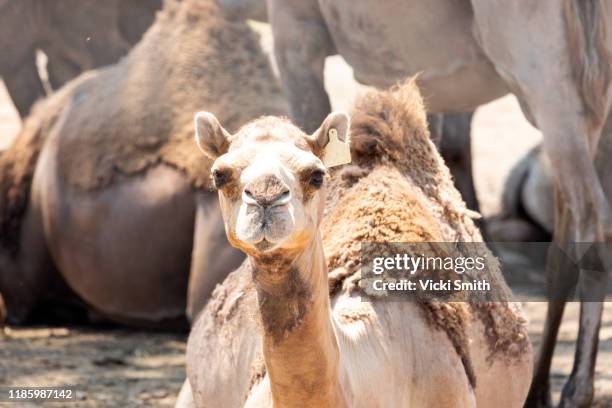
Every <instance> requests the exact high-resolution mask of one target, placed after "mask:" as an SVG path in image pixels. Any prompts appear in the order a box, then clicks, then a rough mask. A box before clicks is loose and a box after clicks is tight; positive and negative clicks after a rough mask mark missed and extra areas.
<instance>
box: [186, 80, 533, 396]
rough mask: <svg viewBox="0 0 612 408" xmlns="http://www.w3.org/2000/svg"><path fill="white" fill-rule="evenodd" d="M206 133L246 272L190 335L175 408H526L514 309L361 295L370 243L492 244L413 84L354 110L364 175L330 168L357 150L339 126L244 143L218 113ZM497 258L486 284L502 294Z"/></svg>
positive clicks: (269, 132) (524, 360)
mask: <svg viewBox="0 0 612 408" xmlns="http://www.w3.org/2000/svg"><path fill="white" fill-rule="evenodd" d="M195 122H196V129H197V136H196V137H197V141H198V144H199V146H200V148H201V149H202V150H203V151H204V153H205V154H206V155H207V156H209V157H210V158H213V159H215V162H214V164H213V167H212V174H213V179H214V182H215V184H216V186H217V188H218V189H219V201H220V204H221V209H222V214H223V219H224V222H225V228H226V233H227V236H228V238H229V240H230V242H231V244H232V245H234V246H235V247H237V248H239V249H240V250H242V251H243V252H244V253H246V254H247V256H248V259H247V260H246V261H245V262H244V263H243V265H242V266H241V267H240V268H239V269H237V270H236V271H234V272H233V273H232V274H230V276H229V277H228V278H227V279H226V280H225V282H224V283H223V284H222V285H219V286H218V287H217V289H216V290H215V292H214V294H213V297H212V299H211V301H210V302H209V303H208V305H207V306H206V308H205V309H204V311H203V312H202V314H201V315H200V318H199V319H198V321H197V323H196V325H195V326H194V329H193V331H192V334H191V336H190V338H189V343H188V349H187V374H188V380H187V381H186V383H185V385H184V387H183V390H182V391H181V395H180V396H179V401H178V402H177V407H188V406H198V407H217V406H223V407H238V406H247V407H260V406H275V407H289V406H300V407H342V406H350V407H355V406H365V407H375V406H379V407H391V406H418V407H445V406H453V407H474V406H480V407H517V408H518V407H521V406H522V405H523V402H524V400H525V397H526V395H527V391H528V388H529V380H530V375H531V365H532V351H531V347H530V345H529V342H528V339H527V336H526V330H525V324H524V319H523V318H522V317H521V314H520V311H519V310H518V306H517V305H515V304H513V303H509V302H483V303H461V302H454V303H453V302H448V303H441V302H433V301H428V300H420V301H415V302H408V301H405V302H385V301H382V300H380V299H377V297H376V296H371V297H370V298H369V299H368V300H369V301H365V300H366V299H367V296H368V295H367V294H366V293H365V292H364V291H363V289H362V288H361V287H360V280H361V273H360V264H359V263H360V247H361V243H362V242H441V241H448V242H457V241H460V242H461V241H464V242H470V241H479V240H480V239H481V236H480V233H479V232H478V230H477V229H476V228H474V224H473V222H472V220H471V218H470V212H469V211H467V210H466V208H465V205H464V204H463V202H462V201H461V199H460V197H459V193H458V192H457V190H456V189H455V188H454V187H453V185H452V181H451V178H450V176H449V172H448V169H447V168H446V167H445V166H444V164H443V161H442V160H441V158H440V156H439V154H438V153H437V152H436V149H435V147H434V145H433V144H432V143H431V141H430V140H429V135H428V133H427V128H426V120H425V112H424V110H423V105H422V100H421V97H420V95H419V93H418V90H417V89H416V86H415V85H414V82H412V81H410V82H407V83H406V84H405V85H403V86H401V87H398V88H396V89H393V90H391V91H388V92H374V93H371V94H369V95H368V96H366V97H364V98H363V99H362V100H361V101H360V102H359V103H358V106H357V108H356V111H355V113H354V116H353V124H352V130H351V137H350V146H351V154H352V162H353V164H352V165H350V166H344V167H341V168H339V169H333V170H327V169H326V167H325V165H324V163H328V162H327V161H326V160H327V159H326V160H324V159H323V158H324V157H327V156H325V155H326V154H327V153H328V151H327V149H328V143H332V142H333V141H334V140H332V142H330V140H331V139H335V137H336V135H337V136H338V138H339V139H340V140H347V139H348V138H349V137H348V128H349V120H348V116H347V115H346V114H344V113H332V114H330V115H329V116H328V117H327V118H326V119H325V121H324V122H323V123H322V124H321V126H320V127H319V129H318V130H317V131H315V132H314V133H313V134H312V135H307V134H304V133H303V132H302V131H301V130H300V129H298V128H297V127H296V126H294V125H293V124H291V123H290V122H289V121H287V120H285V119H279V118H276V117H264V118H261V119H258V120H255V121H253V122H251V123H249V124H247V125H245V126H244V127H242V128H241V129H240V130H239V131H238V132H237V133H236V134H234V135H230V134H229V133H228V132H226V131H225V130H224V129H223V127H222V126H221V125H220V124H219V122H218V121H217V120H216V119H215V117H214V116H213V115H211V114H209V113H199V114H198V115H197V116H196V120H195ZM336 144H337V141H336ZM328 173H331V174H328ZM474 247H475V246H474ZM479 250H480V251H481V252H487V253H488V251H487V250H486V249H485V248H484V246H483V247H481V248H480V249H479ZM464 251H467V250H464ZM464 255H465V254H464ZM468 255H470V254H468ZM471 255H473V254H471ZM488 259H489V261H488V264H487V268H486V270H485V271H484V272H483V274H484V275H482V276H481V277H486V278H488V280H489V281H490V282H491V284H492V285H493V286H494V287H495V288H496V289H497V291H498V292H500V293H504V294H505V295H506V296H507V295H508V293H509V292H508V288H507V287H506V285H505V283H504V281H503V278H502V277H501V274H500V271H499V265H498V263H497V261H496V260H495V259H494V258H493V257H489V258H488Z"/></svg>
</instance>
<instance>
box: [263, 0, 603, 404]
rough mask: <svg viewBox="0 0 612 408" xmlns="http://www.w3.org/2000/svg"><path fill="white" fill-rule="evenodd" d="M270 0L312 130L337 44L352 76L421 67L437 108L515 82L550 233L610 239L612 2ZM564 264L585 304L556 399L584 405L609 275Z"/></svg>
mask: <svg viewBox="0 0 612 408" xmlns="http://www.w3.org/2000/svg"><path fill="white" fill-rule="evenodd" d="M268 4H269V6H270V8H269V17H270V21H271V23H272V28H273V32H274V40H275V42H274V46H275V55H276V60H277V62H278V67H279V72H280V77H281V79H282V82H283V85H284V89H285V91H286V93H287V96H288V98H289V102H290V105H291V112H292V117H293V119H294V120H295V122H296V123H297V124H298V125H300V126H301V127H302V128H304V129H306V130H309V131H312V130H313V129H314V127H316V126H317V124H318V123H320V121H321V120H322V119H323V118H324V117H325V116H326V115H327V114H328V112H329V110H330V105H329V98H328V96H327V94H326V92H325V88H324V86H323V84H324V81H323V79H324V78H323V72H324V71H323V67H324V61H325V57H326V56H328V55H332V54H334V53H339V54H341V55H342V56H343V57H344V58H345V59H346V60H347V61H348V62H349V64H350V65H351V66H352V67H353V69H354V72H355V77H356V78H357V79H358V80H360V81H362V82H364V83H366V84H371V85H377V86H385V85H390V84H392V83H395V82H396V81H398V80H401V79H402V78H405V77H407V76H410V75H415V74H417V73H419V72H420V73H421V74H420V78H419V83H420V85H421V86H422V89H423V95H424V97H425V100H426V101H427V105H428V107H429V109H430V110H431V111H434V112H461V111H470V110H473V109H475V108H476V107H477V106H478V105H480V104H482V103H485V102H488V101H490V100H492V99H494V98H497V97H498V96H501V95H503V94H504V93H507V92H509V91H510V92H512V93H514V94H515V95H516V96H517V97H518V99H519V102H520V104H521V107H522V109H523V112H524V113H525V115H526V117H527V118H528V119H529V120H530V121H531V122H532V123H533V124H534V125H535V126H536V127H537V128H539V129H540V130H541V131H542V133H543V135H544V142H543V147H544V151H545V153H546V154H547V155H548V157H549V158H550V160H551V162H553V163H555V165H554V167H553V170H554V171H553V179H554V180H555V186H556V189H557V191H558V193H556V194H555V197H558V198H559V200H558V203H557V204H556V206H555V228H554V233H555V235H554V240H555V242H556V243H557V244H558V245H563V246H565V245H568V243H569V245H571V243H575V242H580V243H585V242H587V243H601V242H609V241H610V240H612V210H611V207H610V205H609V203H608V200H607V199H606V196H605V193H604V189H603V187H602V185H601V182H600V179H599V177H598V175H597V172H596V170H595V167H594V166H593V160H592V158H593V157H594V156H595V150H596V148H597V144H598V141H599V138H600V136H601V135H602V132H608V133H609V132H612V126H606V130H605V131H604V130H603V129H604V125H605V123H606V120H608V121H612V119H609V115H608V112H609V108H610V103H611V99H612V92H610V90H611V88H610V83H611V78H612V63H611V61H612V51H611V49H612V30H610V29H609V27H611V26H612V7H610V4H609V2H607V1H601V0H560V1H528V2H523V1H516V2H512V1H506V0H471V1H454V0H432V1H417V0H412V1H404V0H390V1H385V2H384V3H381V2H379V1H374V0H271V1H270V2H269V3H268ZM607 118H608V119H607ZM597 248H598V252H599V257H600V258H601V261H602V263H603V264H604V265H605V269H606V270H607V271H610V270H612V251H608V250H606V249H605V248H606V246H605V245H599V246H598V247H597ZM567 251H571V252H576V250H575V247H570V248H565V249H564V250H563V251H561V252H559V254H562V253H564V252H567ZM574 256H575V258H580V256H581V254H580V253H575V254H574ZM562 257H563V255H561V258H562ZM557 261H560V259H552V258H551V262H549V265H550V268H549V273H550V277H549V282H552V283H553V284H552V285H551V292H552V293H554V295H555V297H557V298H564V296H565V294H566V291H567V290H568V289H567V288H566V287H564V284H561V282H579V283H578V285H579V286H580V288H579V290H580V293H581V294H582V295H581V296H582V297H581V300H582V301H583V304H582V313H581V323H580V335H579V336H578V347H577V354H576V357H577V358H575V360H574V361H575V365H574V368H573V370H572V375H571V376H570V378H569V380H568V383H567V385H566V387H565V388H564V392H563V397H562V403H561V404H562V405H563V406H566V407H581V406H588V405H589V404H590V403H591V401H592V398H593V392H594V389H593V375H594V371H595V370H594V364H595V361H596V356H597V344H598V340H597V339H598V333H599V325H600V323H599V322H600V321H601V313H602V310H603V309H602V303H601V302H600V300H602V299H603V297H604V293H603V292H602V290H601V288H605V287H606V285H607V279H608V274H609V273H604V272H602V271H592V270H589V269H583V270H580V271H576V270H573V271H572V272H568V271H566V270H565V269H567V268H566V266H564V265H562V266H560V267H559V265H557ZM578 275H580V279H578ZM554 282H559V283H560V285H556V284H554ZM573 286H575V285H573ZM571 289H573V288H571ZM571 289H569V290H571ZM587 300H589V301H587ZM549 309H550V311H549V313H548V317H547V321H548V324H547V326H546V330H545V333H544V341H543V342H542V344H543V345H544V348H543V349H542V353H541V355H542V358H541V363H539V364H538V369H537V370H536V372H537V375H536V377H535V380H534V386H533V392H532V394H531V396H530V403H529V404H530V405H531V406H545V405H549V404H550V401H549V400H550V393H549V380H548V374H549V368H550V358H551V356H552V351H553V350H552V349H553V346H554V344H555V338H556V334H557V330H558V323H559V322H560V318H561V315H562V314H563V307H562V306H561V304H559V306H551V307H550V308H549ZM592 322H597V323H596V324H593V323H592Z"/></svg>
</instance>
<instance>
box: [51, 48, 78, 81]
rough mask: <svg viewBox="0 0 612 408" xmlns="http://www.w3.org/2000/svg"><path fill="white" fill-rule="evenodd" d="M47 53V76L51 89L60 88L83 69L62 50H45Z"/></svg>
mask: <svg viewBox="0 0 612 408" xmlns="http://www.w3.org/2000/svg"><path fill="white" fill-rule="evenodd" d="M45 53H46V54H47V76H48V78H49V85H50V86H51V89H54V90H56V89H59V88H61V87H62V85H64V84H65V83H66V82H68V81H70V80H71V79H72V78H75V77H76V76H77V75H79V74H80V73H81V72H82V71H83V70H82V69H81V68H80V67H79V66H78V65H76V64H75V63H73V62H72V61H70V60H69V59H68V58H66V57H65V56H64V55H63V54H62V53H61V52H59V53H58V52H55V51H53V50H45Z"/></svg>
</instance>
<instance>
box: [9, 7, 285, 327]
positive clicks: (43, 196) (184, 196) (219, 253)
mask: <svg viewBox="0 0 612 408" xmlns="http://www.w3.org/2000/svg"><path fill="white" fill-rule="evenodd" d="M200 109H209V110H211V111H213V112H215V113H217V114H218V115H220V116H222V117H223V118H224V120H226V121H229V122H230V123H231V125H230V126H232V127H234V128H235V129H237V128H238V127H239V126H240V125H241V124H242V123H245V122H247V121H248V120H250V119H253V118H256V117H258V116H261V115H263V114H265V113H274V114H282V113H283V112H284V111H285V109H286V108H285V102H284V99H283V97H282V94H281V93H280V91H279V89H278V88H277V85H276V82H275V79H274V76H273V74H272V71H271V69H270V66H269V63H268V60H267V57H266V56H265V54H264V53H263V52H262V51H261V49H260V47H259V42H258V39H257V37H256V35H255V34H254V33H253V32H252V31H251V30H250V29H249V28H248V26H247V25H246V24H244V23H230V22H227V21H225V20H224V19H222V17H221V13H220V12H219V10H218V9H217V7H216V6H215V5H214V3H213V2H212V1H207V0H188V1H182V2H179V1H174V0H168V1H166V3H165V6H164V10H163V11H161V12H160V13H159V14H158V16H157V20H156V22H155V23H154V25H153V26H152V27H151V29H150V30H149V31H148V32H147V33H146V35H145V37H144V38H143V40H142V41H141V42H140V43H139V44H138V45H137V46H136V47H135V48H134V49H133V50H132V51H131V52H130V53H129V55H128V56H127V57H126V58H125V59H123V60H122V61H121V62H119V63H118V64H116V65H113V66H111V67H109V68H105V69H101V70H99V71H97V72H93V73H89V74H86V75H84V76H81V77H79V78H78V79H76V80H75V81H72V82H70V83H69V84H68V85H67V86H66V87H64V88H63V89H62V90H60V91H59V92H57V93H56V94H54V95H53V96H52V97H51V98H50V99H49V100H47V101H45V102H44V103H42V104H40V106H38V108H37V109H36V112H35V113H34V114H33V115H32V116H31V117H30V118H29V119H28V121H27V122H26V123H25V126H24V130H23V132H22V133H21V134H20V135H19V136H18V137H17V139H16V141H15V143H14V145H13V146H12V147H10V148H9V149H8V150H7V151H6V152H5V153H4V154H3V155H2V156H0V169H1V170H0V177H2V178H1V179H0V195H2V198H1V199H0V293H2V296H3V298H4V301H5V303H6V307H7V309H8V310H7V312H8V317H9V320H10V321H12V322H19V321H23V320H24V319H26V318H27V316H28V315H29V313H30V312H31V310H32V309H33V308H34V307H35V306H36V305H37V304H39V303H40V302H41V301H42V300H44V299H45V298H48V297H50V296H52V295H54V293H53V292H54V289H55V288H56V287H57V288H58V290H59V291H60V293H59V294H57V296H56V297H63V298H65V292H66V291H67V288H66V286H68V287H69V288H70V289H71V291H72V292H74V294H76V297H77V298H78V299H80V300H81V301H84V302H85V303H86V304H87V305H88V306H89V307H90V308H92V309H93V310H95V311H96V312H98V313H99V314H101V315H102V316H103V317H105V318H107V319H112V320H114V321H118V322H122V323H127V324H134V325H139V326H153V327H158V328H159V327H168V325H169V324H170V323H175V322H177V321H178V322H181V323H182V324H184V322H185V321H186V319H185V308H186V303H187V307H188V309H189V310H188V313H189V315H190V316H192V317H193V316H195V314H196V313H197V311H198V310H199V309H200V308H201V307H202V306H203V304H204V303H205V302H206V300H207V298H208V295H209V294H210V293H211V292H212V289H213V288H214V286H215V284H216V283H217V282H219V281H221V280H222V279H223V278H224V277H225V276H226V275H227V273H228V272H229V271H231V270H232V269H234V268H235V267H236V266H237V265H239V264H240V262H241V261H242V258H243V256H242V255H241V254H240V253H239V252H238V251H236V250H234V249H233V248H231V247H230V246H229V245H228V243H227V241H226V239H225V237H224V232H223V224H222V222H221V218H220V212H219V208H218V204H217V200H216V198H215V196H214V194H213V193H211V192H210V186H209V181H208V180H209V177H210V176H209V175H210V173H209V168H208V164H206V163H203V162H202V161H201V159H200V157H199V156H198V157H195V156H194V155H193V154H191V153H190V152H192V151H193V149H192V140H193V127H192V125H191V123H192V117H193V112H196V111H198V110H200ZM38 152H40V156H39V155H38ZM196 153H197V152H196ZM194 163H195V164H194ZM30 180H32V182H31V185H30ZM66 284H67V285H66ZM187 298H189V300H186V299H187Z"/></svg>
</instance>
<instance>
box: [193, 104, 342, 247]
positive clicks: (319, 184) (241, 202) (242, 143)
mask: <svg viewBox="0 0 612 408" xmlns="http://www.w3.org/2000/svg"><path fill="white" fill-rule="evenodd" d="M195 126H196V141H197V143H198V145H199V146H200V148H201V149H202V151H203V152H204V153H205V154H207V155H208V156H209V157H211V158H212V159H214V160H215V162H214V163H213V166H212V175H213V181H214V183H215V186H216V187H217V188H218V190H219V201H220V204H221V210H222V213H223V218H224V222H225V229H226V233H227V236H228V239H229V241H230V243H231V244H232V245H234V246H235V247H237V248H239V249H241V250H242V251H244V252H246V253H247V254H250V255H256V254H258V253H263V252H273V251H276V250H281V249H282V250H287V249H288V250H299V249H303V248H304V247H306V245H308V243H309V242H311V241H312V238H313V237H314V236H315V234H316V231H317V228H318V226H319V222H320V220H321V217H322V213H323V206H324V198H325V197H324V194H323V190H324V185H325V180H326V174H327V171H326V168H325V166H324V165H323V162H322V161H321V156H322V154H323V151H324V147H325V146H326V145H327V143H328V141H329V137H328V132H329V130H330V129H331V127H333V128H335V129H336V131H341V130H342V131H343V132H344V133H343V135H342V137H343V138H345V135H346V129H347V128H348V117H347V116H346V115H345V114H331V115H330V116H329V117H328V118H327V119H326V121H325V122H324V123H323V125H322V126H321V128H320V129H319V130H317V132H315V133H314V134H313V135H307V134H305V133H303V132H302V131H301V130H299V129H298V128H297V127H296V126H294V125H293V124H291V123H290V122H288V121H286V120H284V119H279V118H275V117H264V118H261V119H258V120H256V121H254V122H251V123H249V124H247V125H246V126H244V127H243V128H242V129H240V130H239V131H238V133H236V134H235V135H230V134H229V133H228V132H227V131H225V130H224V129H223V128H222V127H221V125H220V124H219V122H218V121H217V120H216V118H215V117H214V116H213V115H212V114H209V113H199V114H198V115H196V119H195ZM339 128H340V129H339Z"/></svg>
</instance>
